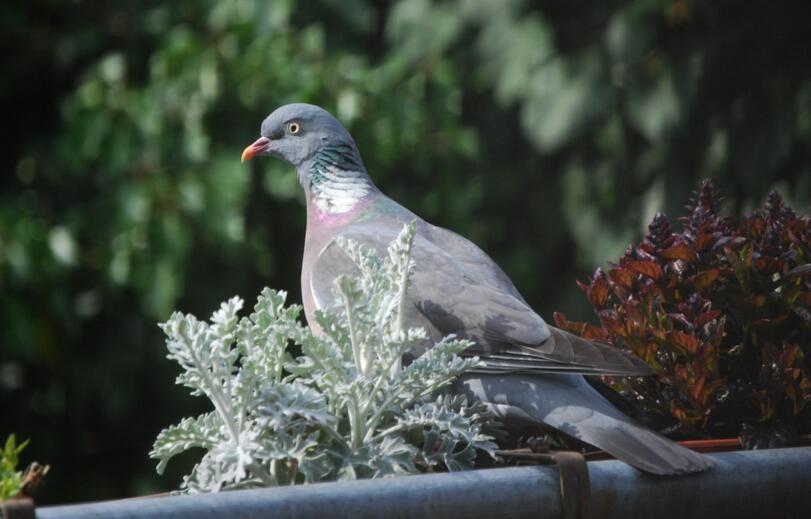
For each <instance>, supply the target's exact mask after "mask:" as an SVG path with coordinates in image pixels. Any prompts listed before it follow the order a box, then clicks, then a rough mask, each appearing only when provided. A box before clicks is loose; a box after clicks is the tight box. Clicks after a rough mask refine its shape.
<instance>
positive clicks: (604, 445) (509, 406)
mask: <svg viewBox="0 0 811 519" xmlns="http://www.w3.org/2000/svg"><path fill="white" fill-rule="evenodd" d="M455 389H456V390H457V391H460V392H462V393H464V394H467V395H468V396H470V397H474V398H477V399H479V400H482V401H483V402H486V403H488V404H491V406H492V408H493V410H494V411H495V413H496V415H497V417H498V418H499V419H500V420H502V421H503V422H504V424H505V427H507V428H508V429H509V428H513V427H516V426H517V427H522V426H526V425H527V424H528V422H534V423H535V424H536V425H540V423H543V424H545V425H547V426H551V427H553V428H555V429H558V430H560V431H562V432H564V433H566V434H568V435H569V436H572V437H574V438H577V439H579V440H581V441H584V442H586V443H588V444H590V445H593V446H595V447H597V448H599V449H602V450H604V451H606V452H607V453H609V454H611V455H612V456H614V457H615V458H617V459H619V460H622V461H624V462H625V463H628V464H629V465H631V466H633V467H635V468H637V469H639V470H642V471H645V472H648V473H651V474H657V475H678V474H687V473H691V472H701V471H704V470H707V469H709V468H710V467H712V461H711V460H710V459H709V458H707V457H706V456H704V455H702V454H699V453H698V452H695V451H692V450H690V449H688V448H686V447H682V446H681V445H679V444H677V443H675V442H673V441H671V440H669V439H667V438H665V437H664V436H662V435H660V434H658V433H656V432H654V431H652V430H650V429H648V428H646V427H644V426H642V425H640V424H638V423H636V422H635V421H634V420H633V419H631V418H629V417H628V416H625V415H624V414H622V413H621V412H620V411H619V410H617V409H616V408H615V407H614V406H612V405H611V404H610V403H609V402H608V401H607V400H606V399H605V398H603V396H602V395H600V394H599V393H598V392H597V391H596V390H595V389H594V388H592V387H591V386H590V385H588V384H587V383H586V381H585V379H583V377H581V376H579V375H541V376H534V377H531V376H527V377H520V376H517V375H507V376H498V375H476V376H475V377H474V376H470V377H466V378H462V379H460V380H459V381H457V383H456V386H455ZM539 422H540V423H539Z"/></svg>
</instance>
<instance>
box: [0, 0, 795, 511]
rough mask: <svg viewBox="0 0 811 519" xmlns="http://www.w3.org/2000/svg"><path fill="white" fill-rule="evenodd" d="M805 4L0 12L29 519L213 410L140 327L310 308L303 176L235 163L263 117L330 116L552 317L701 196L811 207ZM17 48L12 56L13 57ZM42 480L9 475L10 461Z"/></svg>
mask: <svg viewBox="0 0 811 519" xmlns="http://www.w3.org/2000/svg"><path fill="white" fill-rule="evenodd" d="M809 14H811V13H809V7H808V6H807V5H805V4H801V3H797V2H789V1H785V2H765V1H754V2H744V3H741V2H733V1H731V0H722V1H718V2H699V1H697V0H662V1H654V0H630V1H619V0H608V1H603V0H600V1H598V0H591V1H586V0H572V1H567V2H558V1H551V0H543V1H536V2H529V1H522V0H505V1H499V2H496V1H489V0H461V1H457V2H448V1H431V0H399V1H394V2H384V1H371V0H342V1H341V0H321V1H317V2H300V3H296V2H293V1H292V0H278V1H261V0H223V1H215V0H208V1H197V0H195V1H191V0H187V1H177V2H156V1H147V0H140V1H133V2H127V3H126V4H124V3H121V2H101V1H97V0H85V1H79V2H57V1H47V0H36V1H30V2H13V3H5V4H4V5H3V6H2V7H0V41H2V47H3V48H4V49H6V53H5V57H4V58H3V63H2V71H3V79H2V81H0V99H1V100H2V106H3V113H4V118H3V124H2V127H3V147H2V150H3V153H2V154H0V166H2V173H3V175H2V178H0V329H1V330H2V331H1V332H0V411H2V414H1V415H0V437H3V436H5V435H7V434H8V433H10V432H16V433H17V434H18V435H19V436H20V437H25V438H31V440H32V442H31V446H30V447H29V449H27V451H26V455H27V456H31V457H35V458H36V459H38V460H39V461H42V462H48V463H50V464H51V465H52V466H53V469H52V471H51V473H50V474H49V478H48V479H49V481H48V483H47V485H46V487H45V488H43V489H42V491H41V494H40V496H39V502H41V503H52V502H65V501H78V500H86V499H101V498H111V497H124V496H128V495H134V494H144V493H150V492H156V491H160V490H164V489H167V488H173V487H175V486H176V484H177V482H178V480H179V475H180V474H181V473H184V472H187V469H188V466H183V463H178V464H177V465H176V467H175V470H176V472H174V473H172V474H168V475H167V476H165V477H164V478H162V479H159V478H157V476H156V475H155V473H154V467H153V463H152V462H151V460H149V459H148V458H147V452H148V451H149V446H150V442H151V440H152V439H153V438H154V437H155V434H156V433H157V432H158V431H159V430H160V429H161V428H162V427H165V426H166V425H168V424H170V423H173V422H175V421H177V420H178V419H179V418H180V417H181V416H190V415H193V414H197V413H199V412H201V411H202V410H203V409H201V408H197V407H194V406H195V405H196V403H195V402H194V401H193V399H190V398H188V396H187V395H186V394H185V393H184V390H183V389H181V388H179V387H176V386H174V383H173V379H174V376H175V374H176V369H175V368H174V367H173V366H172V365H171V363H170V362H169V361H168V360H166V359H165V358H164V348H163V344H162V339H161V336H160V331H159V329H158V327H157V326H156V325H155V323H156V322H158V321H160V320H165V319H166V318H167V317H168V315H169V313H170V311H171V310H172V309H174V308H178V309H182V310H183V311H186V312H192V313H197V314H202V315H206V314H207V313H209V312H211V311H213V310H214V308H215V306H216V304H217V302H218V301H220V300H224V299H226V298H227V297H230V296H232V295H234V294H240V295H242V296H244V297H247V298H251V297H253V295H255V294H256V293H257V292H258V290H259V288H260V287H262V286H265V285H270V286H273V287H275V288H278V289H285V290H288V291H289V292H290V293H291V294H292V295H293V296H294V297H292V299H294V300H296V299H298V294H299V289H298V275H299V261H300V253H301V249H302V243H303V231H304V212H303V208H302V199H301V195H300V192H299V186H298V185H297V183H296V179H295V175H293V173H292V171H291V170H290V168H289V167H288V166H286V165H283V164H281V163H279V162H274V161H270V160H258V161H255V162H254V163H251V164H250V165H247V166H246V165H241V164H240V163H239V154H240V152H241V150H242V148H243V147H244V146H245V145H247V144H249V143H250V142H252V141H253V140H254V139H255V137H256V136H257V134H258V130H259V124H260V122H261V120H262V118H263V117H264V116H265V115H266V114H267V113H269V112H270V111H271V110H272V109H274V108H275V107H276V106H278V105H280V104H283V103H286V102H292V101H305V102H311V103H316V104H320V105H322V106H325V107H326V108H328V109H329V110H331V111H332V112H333V113H335V114H336V115H337V116H338V117H339V118H340V119H341V120H342V121H343V122H344V123H346V125H347V126H348V128H349V129H350V131H351V132H352V134H353V135H354V136H355V138H356V140H357V142H358V145H359V147H360V149H361V152H362V154H363V157H364V159H365V162H366V165H367V167H368V169H369V171H370V173H371V175H372V177H373V178H374V179H375V180H376V181H377V183H378V185H379V186H380V187H381V188H382V189H383V190H384V191H385V192H387V193H388V194H389V195H391V196H392V197H393V198H395V199H397V200H399V201H400V202H402V203H404V204H405V205H406V206H408V207H410V208H411V209H413V210H414V211H416V212H417V213H418V214H420V215H422V216H423V217H425V218H427V219H428V220H430V221H432V222H434V223H437V224H439V225H443V226H446V227H449V228H451V229H454V230H456V231H458V232H460V233H461V234H463V235H465V236H468V237H469V238H471V239H473V240H474V241H476V242H477V243H479V244H480V245H481V246H482V247H483V248H484V249H485V250H486V251H488V252H489V253H491V255H493V256H494V257H495V258H496V260H497V261H498V262H499V263H500V264H501V265H502V267H504V269H505V270H506V271H507V272H508V273H509V274H510V275H511V276H512V278H513V279H514V281H515V282H516V285H517V286H518V287H519V289H520V290H521V291H522V292H523V293H524V295H525V297H526V298H527V299H528V301H530V303H532V304H533V305H534V306H535V308H536V309H537V310H539V311H540V312H541V313H542V314H543V315H544V316H546V317H548V318H549V317H551V312H552V311H553V310H562V311H565V312H566V313H567V314H568V315H570V316H572V317H581V318H585V317H587V316H589V311H588V309H587V308H586V306H585V299H584V298H582V297H581V295H580V294H579V293H578V291H577V288H576V287H575V285H574V279H575V278H577V277H582V276H584V275H585V273H586V272H588V271H590V270H592V269H593V268H594V267H596V266H598V265H600V264H603V263H604V262H605V261H607V260H610V259H615V258H617V257H618V256H619V255H620V253H621V251H622V250H623V249H624V248H625V247H626V245H627V244H628V243H629V242H630V241H631V240H632V239H634V238H637V237H638V236H639V235H640V232H641V230H642V228H643V227H644V225H645V224H646V223H647V222H648V221H649V219H650V217H651V216H652V215H653V213H654V212H655V211H657V210H662V211H665V212H667V213H668V214H669V215H671V216H677V215H678V214H680V208H681V206H682V205H683V204H684V203H685V202H686V201H687V199H688V196H689V193H690V191H691V189H692V188H693V187H694V186H695V184H696V181H697V180H698V179H699V178H703V177H710V178H713V179H714V181H715V183H716V185H717V186H719V188H720V189H721V190H722V192H723V193H725V195H726V196H727V204H728V206H729V207H728V210H730V211H733V212H737V211H740V210H742V209H745V208H747V207H751V206H753V205H754V204H755V203H758V202H760V201H761V200H762V199H763V198H764V197H765V195H766V193H767V191H768V189H770V188H772V187H776V188H777V189H778V190H780V191H781V192H782V193H783V194H784V195H786V198H787V200H788V202H789V203H790V204H791V205H792V206H793V207H795V209H798V210H800V211H805V210H807V206H808V203H809V202H808V201H809V195H810V194H811V52H809V39H808V27H809V22H810V21H811V16H809ZM9 51H11V52H9ZM26 461H30V460H25V459H24V460H23V462H26Z"/></svg>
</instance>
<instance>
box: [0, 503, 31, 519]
mask: <svg viewBox="0 0 811 519" xmlns="http://www.w3.org/2000/svg"><path fill="white" fill-rule="evenodd" d="M0 517H2V519H35V518H36V515H35V514H34V501H32V500H31V499H29V498H24V499H9V500H8V501H0Z"/></svg>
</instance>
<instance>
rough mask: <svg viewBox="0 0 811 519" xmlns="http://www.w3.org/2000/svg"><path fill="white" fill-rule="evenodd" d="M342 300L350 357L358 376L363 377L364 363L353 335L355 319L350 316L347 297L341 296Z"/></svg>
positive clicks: (350, 309)
mask: <svg viewBox="0 0 811 519" xmlns="http://www.w3.org/2000/svg"><path fill="white" fill-rule="evenodd" d="M343 298H344V305H345V308H346V324H347V326H348V327H349V342H350V343H351V344H352V356H353V357H354V361H355V367H356V368H357V370H358V372H359V373H360V374H362V375H365V374H366V369H365V362H364V359H363V358H362V353H361V351H360V344H358V339H357V336H356V333H355V319H354V315H353V314H352V304H351V303H350V301H349V297H348V296H347V295H346V294H343Z"/></svg>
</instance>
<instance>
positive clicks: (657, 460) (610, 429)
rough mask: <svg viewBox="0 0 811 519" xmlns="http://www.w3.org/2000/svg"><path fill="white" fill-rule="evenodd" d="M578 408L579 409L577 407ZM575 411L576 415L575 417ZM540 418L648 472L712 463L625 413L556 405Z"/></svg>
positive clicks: (676, 470) (701, 467)
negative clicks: (617, 416) (607, 412)
mask: <svg viewBox="0 0 811 519" xmlns="http://www.w3.org/2000/svg"><path fill="white" fill-rule="evenodd" d="M580 411H583V409H582V408H580ZM575 414H579V415H580V416H579V417H577V418H575V417H574V416H573V415H575ZM612 414H613V413H612ZM544 422H545V423H547V424H548V425H551V426H552V427H554V428H556V429H560V430H561V431H563V432H565V433H567V434H569V435H571V436H574V437H575V438H578V439H580V440H583V441H584V442H586V443H589V444H591V445H594V446H595V447H598V448H600V449H602V450H604V451H606V452H607V453H609V454H611V455H612V456H614V457H615V458H617V459H620V460H622V461H624V462H626V463H628V464H629V465H631V466H633V467H636V468H638V469H640V470H644V471H645V472H650V473H652V474H659V475H675V474H687V473H690V472H700V471H703V470H707V469H709V468H710V467H712V461H710V459H709V458H707V457H706V456H704V455H702V454H699V453H698V452H695V451H692V450H690V449H688V448H686V447H682V446H681V445H679V444H677V443H675V442H672V441H671V440H668V439H667V438H665V437H664V436H661V435H660V434H657V433H655V432H654V431H651V430H650V429H647V428H645V427H643V426H641V425H638V424H636V423H634V422H632V421H631V419H630V418H626V417H625V416H622V417H621V418H619V419H618V418H615V417H614V416H609V415H606V414H603V413H602V412H600V411H593V410H588V412H587V413H581V412H577V411H576V410H575V409H571V408H569V409H567V408H560V409H559V410H558V411H555V412H553V413H551V414H549V415H547V416H546V417H545V418H544Z"/></svg>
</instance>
